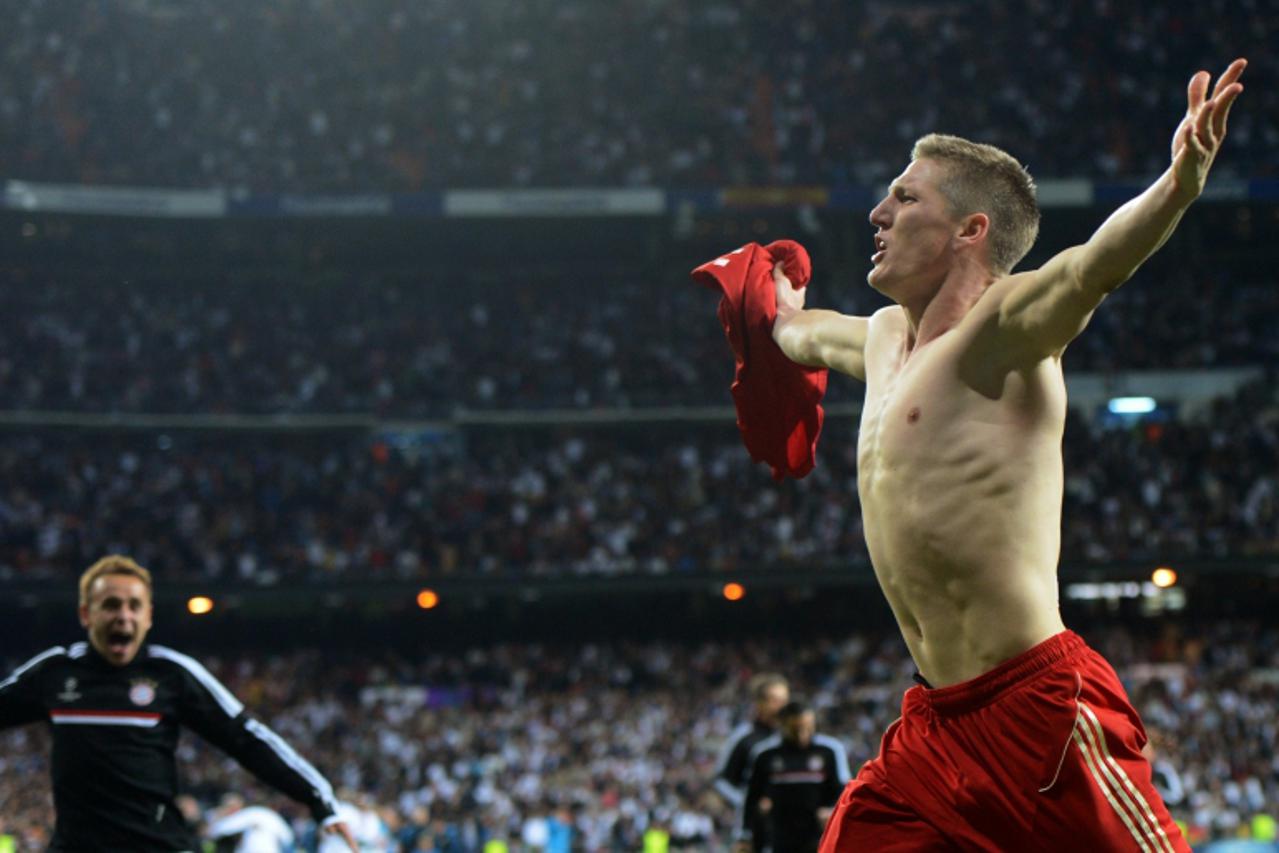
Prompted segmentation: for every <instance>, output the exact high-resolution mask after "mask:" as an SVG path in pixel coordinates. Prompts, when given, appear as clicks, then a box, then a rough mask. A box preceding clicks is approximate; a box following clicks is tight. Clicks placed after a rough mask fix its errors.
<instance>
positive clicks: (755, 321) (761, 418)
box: [693, 240, 828, 480]
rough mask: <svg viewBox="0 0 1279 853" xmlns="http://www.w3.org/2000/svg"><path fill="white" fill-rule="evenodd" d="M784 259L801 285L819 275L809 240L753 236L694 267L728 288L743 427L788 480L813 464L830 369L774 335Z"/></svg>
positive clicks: (725, 304) (748, 440) (723, 308)
mask: <svg viewBox="0 0 1279 853" xmlns="http://www.w3.org/2000/svg"><path fill="white" fill-rule="evenodd" d="M777 263H781V264H782V265H783V271H784V272H785V273H786V276H787V278H789V279H790V281H791V284H792V285H793V286H794V287H796V288H800V287H804V286H805V285H807V284H808V280H809V279H810V278H811V277H812V272H813V270H812V264H811V263H810V261H809V259H808V252H807V251H805V250H804V247H803V246H801V245H800V244H799V243H796V242H795V241H793V240H778V241H777V242H775V243H770V244H769V245H767V246H760V245H759V244H758V243H748V244H747V245H745V246H743V247H742V248H740V249H736V250H734V251H732V252H729V253H728V254H727V255H724V256H723V257H720V258H716V259H715V260H713V261H709V262H708V263H705V264H702V265H701V266H700V267H698V268H697V269H695V270H693V279H694V280H695V281H697V282H698V283H700V284H703V285H705V286H707V287H710V288H714V289H717V290H719V291H720V292H721V293H722V294H723V298H722V299H721V300H720V302H719V320H720V323H721V324H723V326H724V334H725V336H726V337H727V338H728V343H729V346H731V347H732V348H733V355H734V356H735V358H736V361H737V370H736V373H735V375H734V377H733V385H732V389H731V390H732V394H733V403H734V405H735V406H736V408H737V428H738V430H739V431H740V432H741V434H742V441H743V443H745V445H746V450H747V451H748V452H749V453H750V455H751V458H752V459H754V460H755V461H756V462H766V463H767V464H768V465H769V467H771V468H772V470H773V477H774V478H775V479H777V480H781V479H782V478H783V477H787V476H790V477H795V478H796V479H798V478H800V477H803V476H804V475H806V474H807V473H808V472H809V471H811V470H813V465H814V463H815V461H816V454H817V438H818V436H819V435H820V434H821V431H822V420H823V418H824V417H825V413H824V412H823V411H822V406H821V401H822V397H823V396H825V394H826V378H827V373H828V371H827V370H826V369H824V368H821V369H818V368H811V367H804V366H803V365H800V364H796V363H795V362H793V361H791V360H790V359H789V358H787V357H786V355H785V353H783V352H782V351H781V349H780V348H779V347H778V346H777V343H776V342H775V341H774V340H773V321H774V320H775V319H776V318H777V294H776V292H775V290H774V284H773V266H774V265H775V264H777Z"/></svg>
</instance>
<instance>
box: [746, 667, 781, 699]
mask: <svg viewBox="0 0 1279 853" xmlns="http://www.w3.org/2000/svg"><path fill="white" fill-rule="evenodd" d="M774 687H782V688H784V689H786V690H790V684H789V683H787V681H786V678H785V676H782V675H779V674H778V673H776V672H761V673H760V674H759V675H756V676H755V677H753V678H752V679H751V680H750V683H749V684H748V685H747V689H749V690H750V694H751V698H752V699H754V700H755V701H756V702H762V701H763V700H764V699H766V698H768V691H769V690H770V689H772V688H774Z"/></svg>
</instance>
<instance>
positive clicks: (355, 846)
mask: <svg viewBox="0 0 1279 853" xmlns="http://www.w3.org/2000/svg"><path fill="white" fill-rule="evenodd" d="M323 831H324V834H325V835H340V836H341V837H342V840H343V841H345V842H346V846H347V847H350V848H351V853H360V845H359V843H357V842H356V840H355V836H354V835H353V834H352V833H351V827H349V826H347V824H346V821H342V820H338V821H334V822H333V823H330V824H325V826H324V828H323Z"/></svg>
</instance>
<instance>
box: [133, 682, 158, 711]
mask: <svg viewBox="0 0 1279 853" xmlns="http://www.w3.org/2000/svg"><path fill="white" fill-rule="evenodd" d="M129 701H130V702H132V703H133V704H134V705H138V706H143V705H150V704H151V703H152V702H154V701H155V682H154V681H148V680H146V679H144V678H139V679H137V680H136V681H134V682H133V685H132V686H131V687H130V688H129Z"/></svg>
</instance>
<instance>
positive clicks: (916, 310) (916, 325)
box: [902, 262, 996, 355]
mask: <svg viewBox="0 0 1279 853" xmlns="http://www.w3.org/2000/svg"><path fill="white" fill-rule="evenodd" d="M995 279H996V276H995V275H994V274H993V273H991V272H990V271H989V270H988V269H986V268H985V267H984V266H981V265H980V264H974V263H963V262H961V263H959V264H956V265H955V266H954V267H952V268H951V270H950V272H949V274H947V276H946V278H945V280H944V281H942V283H941V286H940V287H938V288H937V290H936V291H935V292H934V293H933V296H932V298H931V299H929V300H928V301H927V302H923V303H921V304H919V305H902V309H903V310H904V311H905V312H906V319H907V322H909V323H910V342H909V345H908V353H907V354H908V355H909V353H912V352H914V351H915V350H917V349H919V348H920V347H922V346H923V345H924V344H926V343H928V342H929V341H933V340H936V339H937V338H939V337H941V336H942V335H943V334H945V333H946V332H948V331H950V330H951V329H953V328H954V327H955V326H957V325H958V324H959V321H960V320H963V319H964V317H966V316H967V315H968V312H969V311H971V310H972V307H973V306H974V305H976V304H977V300H978V299H981V297H982V294H984V293H985V292H986V290H987V288H989V287H990V285H991V283H993V282H994V281H995Z"/></svg>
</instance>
